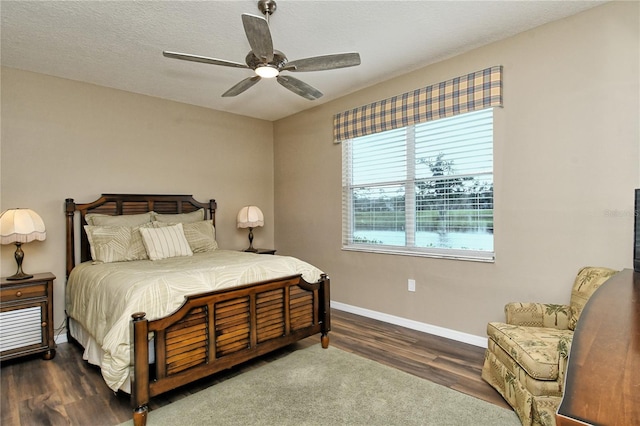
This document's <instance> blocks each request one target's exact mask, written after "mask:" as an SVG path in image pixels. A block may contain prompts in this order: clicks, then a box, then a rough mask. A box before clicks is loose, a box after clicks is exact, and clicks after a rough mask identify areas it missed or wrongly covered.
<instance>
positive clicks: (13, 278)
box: [5, 271, 33, 281]
mask: <svg viewBox="0 0 640 426" xmlns="http://www.w3.org/2000/svg"><path fill="white" fill-rule="evenodd" d="M28 278H33V275H29V274H25V273H24V272H22V271H20V272H18V273H16V274H14V275H11V276H10V277H6V278H5V280H9V281H18V280H26V279H28Z"/></svg>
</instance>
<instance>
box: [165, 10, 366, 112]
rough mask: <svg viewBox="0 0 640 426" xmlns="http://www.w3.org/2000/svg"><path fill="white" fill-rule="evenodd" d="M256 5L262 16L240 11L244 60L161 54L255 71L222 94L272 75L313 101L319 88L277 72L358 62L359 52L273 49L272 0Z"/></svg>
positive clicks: (354, 64)
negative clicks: (293, 55)
mask: <svg viewBox="0 0 640 426" xmlns="http://www.w3.org/2000/svg"><path fill="white" fill-rule="evenodd" d="M258 9H259V10H260V12H262V14H263V15H264V16H265V17H264V18H263V17H261V16H256V15H250V14H247V13H243V14H242V24H243V25H244V31H245V34H246V36H247V40H248V41H249V45H250V46H251V51H250V52H249V53H248V54H247V57H246V58H245V62H246V64H243V63H240V62H233V61H226V60H223V59H215V58H208V57H205V56H198V55H190V54H187V53H177V52H168V51H164V52H162V54H163V55H164V56H165V57H167V58H174V59H181V60H184V61H192V62H202V63H205V64H212V65H221V66H224V67H233V68H245V69H251V70H253V71H254V72H255V75H254V76H253V77H249V78H245V79H244V80H242V81H240V82H239V83H238V84H236V85H235V86H233V87H232V88H230V89H229V90H227V91H226V92H224V93H223V94H222V96H223V97H229V96H237V95H239V94H240V93H242V92H244V91H245V90H247V89H249V88H250V87H251V86H253V85H254V84H256V83H257V82H259V81H260V80H261V79H263V78H274V77H275V78H276V80H277V81H278V83H280V85H282V86H284V87H285V88H287V89H289V90H291V91H292V92H293V93H295V94H296V95H300V96H302V97H303V98H305V99H309V100H311V101H313V100H316V99H318V98H320V97H321V96H322V92H320V91H319V90H318V89H316V88H315V87H312V86H310V85H309V84H307V83H305V82H303V81H301V80H298V79H297V78H294V77H291V76H288V75H282V74H281V73H282V72H283V71H292V72H304V71H324V70H333V69H337V68H346V67H353V66H356V65H360V55H359V54H358V53H336V54H332V55H323V56H314V57H310V58H305V59H298V60H295V61H289V60H288V59H287V57H286V56H285V55H284V53H282V52H280V51H278V50H274V49H273V42H272V40H271V32H270V31H269V16H270V15H271V14H273V12H275V10H276V2H275V1H274V0H260V1H258Z"/></svg>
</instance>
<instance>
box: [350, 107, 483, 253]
mask: <svg viewBox="0 0 640 426" xmlns="http://www.w3.org/2000/svg"><path fill="white" fill-rule="evenodd" d="M343 248H344V249H348V250H349V249H351V250H366V251H381V252H391V253H399V254H418V255H434V256H444V257H455V258H475V259H479V260H490V259H493V109H492V108H488V109H483V110H480V111H475V112H470V113H465V114H459V115H455V116H453V117H449V118H443V119H439V120H434V121H428V122H425V123H421V124H416V125H411V126H407V127H402V128H398V129H394V130H390V131H386V132H382V133H375V134H371V135H367V136H361V137H357V138H354V139H350V140H347V141H344V142H343Z"/></svg>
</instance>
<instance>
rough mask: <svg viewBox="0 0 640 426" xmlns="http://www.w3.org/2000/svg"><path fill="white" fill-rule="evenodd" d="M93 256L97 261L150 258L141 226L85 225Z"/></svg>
mask: <svg viewBox="0 0 640 426" xmlns="http://www.w3.org/2000/svg"><path fill="white" fill-rule="evenodd" d="M84 229H85V231H86V233H87V238H88V239H89V248H90V250H91V258H92V259H93V260H94V261H95V262H104V263H110V262H127V261H130V260H144V259H148V258H149V257H148V256H147V252H146V250H145V247H144V243H143V242H142V236H141V235H140V231H139V230H138V229H139V227H128V226H91V225H85V227H84Z"/></svg>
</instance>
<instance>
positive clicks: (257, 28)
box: [242, 13, 273, 62]
mask: <svg viewBox="0 0 640 426" xmlns="http://www.w3.org/2000/svg"><path fill="white" fill-rule="evenodd" d="M242 24H243V25H244V32H245V33H246V35H247V40H249V45H250V46H251V51H252V52H253V54H254V55H256V56H257V57H258V58H261V59H264V61H265V62H271V61H273V41H272V39H271V31H269V23H268V22H267V20H266V19H264V18H262V17H260V16H256V15H249V14H248V13H243V14H242Z"/></svg>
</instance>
